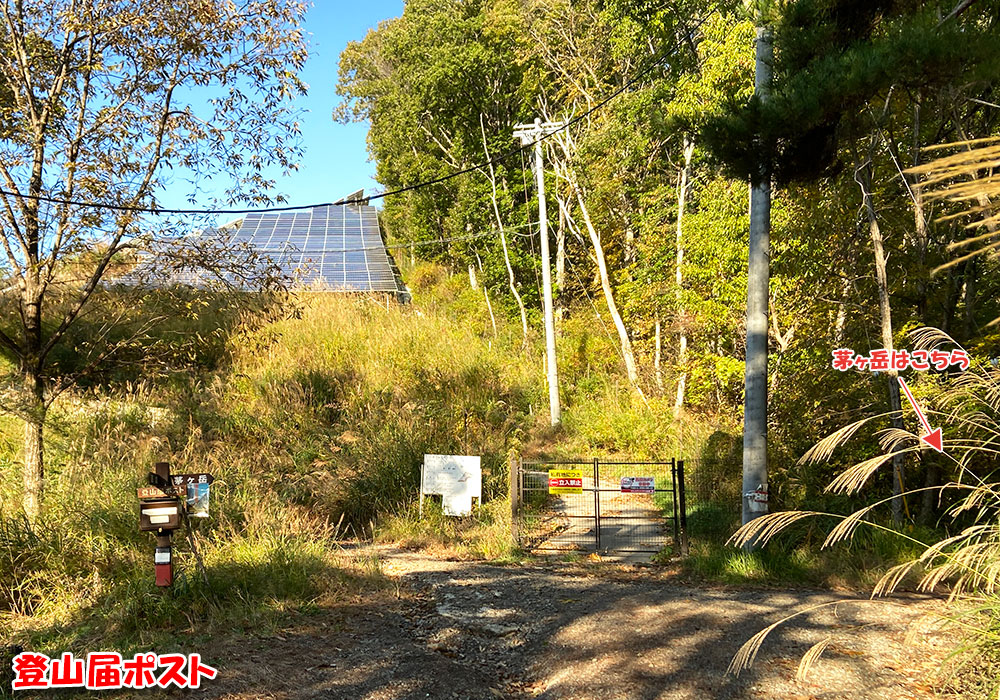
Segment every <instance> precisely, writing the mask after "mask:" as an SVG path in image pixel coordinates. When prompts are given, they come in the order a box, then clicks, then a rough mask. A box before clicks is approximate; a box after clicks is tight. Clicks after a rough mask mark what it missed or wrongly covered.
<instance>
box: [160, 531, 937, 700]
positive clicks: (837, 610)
mask: <svg viewBox="0 0 1000 700" xmlns="http://www.w3.org/2000/svg"><path fill="white" fill-rule="evenodd" d="M367 553H376V554H377V555H378V556H379V557H381V558H382V560H383V562H384V570H385V571H386V572H387V573H388V574H389V575H391V576H392V577H394V579H395V580H396V581H397V582H398V590H396V591H389V592H386V593H383V594H379V595H377V596H376V597H372V598H368V599H365V600H363V601H358V602H355V603H353V604H348V605H343V606H341V607H338V608H334V609H330V610H326V611H324V612H322V613H319V614H317V615H315V616H313V617H312V618H310V623H309V624H307V625H298V626H296V627H294V628H293V629H291V630H289V631H288V632H286V633H283V634H281V635H280V636H271V637H263V638H254V639H247V638H239V639H233V640H230V641H229V642H228V643H225V644H220V645H218V646H216V647H215V648H213V649H204V651H203V655H204V656H205V658H206V661H208V662H210V663H213V662H214V663H213V665H215V666H216V667H218V668H220V669H221V674H220V677H219V678H218V679H217V680H215V681H213V682H210V683H208V684H207V686H206V687H205V688H203V689H202V690H201V691H199V692H198V696H199V697H205V698H225V699H226V700H248V699H250V698H280V699H282V700H285V699H287V700H292V699H298V698H351V699H352V700H353V699H355V698H359V699H365V700H390V699H396V698H445V699H451V698H472V699H480V698H482V699H489V698H546V699H550V700H556V699H564V698H565V699H568V698H581V699H590V698H593V699H595V700H596V699H604V698H623V699H624V698H629V699H633V698H634V699H636V700H640V699H641V700H647V699H648V700H652V699H654V698H657V699H664V700H666V699H671V700H672V699H677V700H681V699H684V700H687V699H691V700H694V699H696V698H697V699H699V700H700V699H703V698H724V699H737V698H747V699H749V698H775V699H777V698H783V699H792V700H808V699H812V700H819V699H826V698H831V699H832V698H837V699H838V700H841V699H843V700H880V699H889V698H892V699H893V700H900V699H905V698H930V697H934V695H933V693H932V691H931V689H930V687H929V686H928V685H927V679H928V678H929V677H930V675H931V674H932V672H933V671H934V670H935V669H936V668H937V667H938V665H939V663H940V660H941V658H942V657H943V649H944V646H945V640H944V639H943V637H942V636H941V634H940V633H938V632H935V631H933V628H932V627H931V626H930V625H928V624H927V622H926V615H927V614H929V613H934V612H935V611H937V610H940V603H939V602H938V601H936V600H932V599H930V598H927V597H915V596H910V597H903V598H896V599H893V600H891V601H882V602H870V601H866V600H864V599H862V601H861V602H857V603H852V602H851V600H852V598H851V597H850V596H847V595H845V594H838V593H831V592H828V591H810V590H773V589H771V590H748V589H745V588H741V589H725V588H704V587H694V586H690V585H685V584H683V583H679V582H676V581H673V580H672V579H670V578H668V577H665V576H664V575H663V574H661V573H658V572H657V571H656V570H655V569H648V568H647V569H642V568H622V567H617V568H609V569H607V570H605V571H604V572H603V573H600V574H596V575H595V574H594V573H593V572H591V571H589V570H583V569H580V568H579V567H577V568H568V567H566V566H563V565H553V566H524V567H517V566H492V565H487V564H481V563H475V562H462V561H448V560H444V559H439V558H433V557H429V556H427V555H424V554H420V553H412V552H400V551H396V550H393V549H391V548H387V547H377V548H372V549H370V550H367ZM853 600H858V599H853ZM821 604H827V605H824V607H820V608H817V609H815V610H813V611H811V612H808V613H806V614H803V615H802V616H800V617H797V618H795V619H793V620H792V621H790V622H788V623H787V624H785V625H782V626H781V627H779V628H778V629H776V630H775V631H774V632H773V633H772V635H771V636H770V637H769V638H768V640H767V641H766V642H765V643H764V646H763V647H762V649H761V652H760V654H759V655H758V657H757V660H756V663H755V664H754V665H753V667H752V668H751V669H750V670H749V671H746V672H744V673H743V674H741V675H740V676H738V677H736V676H733V675H731V674H727V673H726V669H727V666H728V665H729V662H730V660H731V659H732V657H733V655H734V654H735V653H736V651H737V649H739V647H740V645H741V644H743V642H745V641H746V640H747V639H749V638H750V637H751V636H752V635H754V634H755V633H756V632H758V631H760V630H761V629H762V628H764V627H765V626H767V625H769V624H771V623H773V622H776V621H778V620H780V619H781V618H782V617H784V616H786V615H789V614H791V613H792V612H794V611H796V610H802V609H804V608H807V607H809V606H816V605H821ZM908 631H909V632H910V633H911V634H910V635H909V638H907V632H908ZM829 635H832V636H833V638H832V640H831V643H830V645H829V646H828V648H827V650H826V652H825V653H824V655H823V656H822V657H821V658H820V660H819V661H818V662H816V664H815V665H814V666H813V668H812V670H811V672H810V673H809V675H808V677H807V679H806V680H804V681H799V680H796V670H797V667H798V662H799V658H800V657H801V656H802V654H803V653H805V652H806V651H807V650H808V649H809V648H810V647H811V646H812V645H814V644H816V643H817V642H819V641H821V640H823V639H825V638H826V637H827V636H829ZM145 697H149V695H146V696H145Z"/></svg>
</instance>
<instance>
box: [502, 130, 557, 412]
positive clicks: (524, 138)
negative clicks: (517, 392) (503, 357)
mask: <svg viewBox="0 0 1000 700" xmlns="http://www.w3.org/2000/svg"><path fill="white" fill-rule="evenodd" d="M563 126H564V124H563V123H562V122H545V123H544V124H543V123H542V120H541V119H535V123H534V124H518V125H517V126H515V127H514V138H519V139H521V144H522V145H525V146H527V145H529V144H531V143H532V142H534V144H535V187H536V188H537V189H538V225H539V230H540V238H541V243H542V306H543V308H542V312H543V313H542V315H543V316H544V317H545V357H546V362H545V368H546V375H547V377H548V382H549V415H550V416H551V419H552V425H559V421H560V420H561V416H562V409H561V408H560V407H559V373H558V371H557V369H556V323H555V314H554V312H553V310H552V306H553V305H552V272H551V269H550V268H551V265H550V263H549V221H548V214H547V212H546V209H545V169H544V166H543V165H542V142H541V140H540V139H541V138H542V136H544V135H546V134H551V133H553V132H555V131H558V130H559V129H562V128H563Z"/></svg>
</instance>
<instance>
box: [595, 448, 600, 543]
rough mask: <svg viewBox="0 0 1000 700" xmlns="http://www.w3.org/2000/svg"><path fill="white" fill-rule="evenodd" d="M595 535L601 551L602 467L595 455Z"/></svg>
mask: <svg viewBox="0 0 1000 700" xmlns="http://www.w3.org/2000/svg"><path fill="white" fill-rule="evenodd" d="M594 537H595V538H596V539H597V551H598V552H600V551H601V467H600V462H599V461H598V460H597V457H594Z"/></svg>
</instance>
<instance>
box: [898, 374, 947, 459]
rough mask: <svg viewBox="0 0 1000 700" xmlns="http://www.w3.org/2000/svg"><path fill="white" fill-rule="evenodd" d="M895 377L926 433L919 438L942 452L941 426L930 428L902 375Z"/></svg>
mask: <svg viewBox="0 0 1000 700" xmlns="http://www.w3.org/2000/svg"><path fill="white" fill-rule="evenodd" d="M896 378H897V379H898V380H899V385H900V386H901V387H903V391H904V392H906V398H908V399H909V400H910V403H911V404H912V405H913V410H914V411H916V412H917V418H919V419H920V422H921V424H922V425H923V426H924V431H925V432H926V433H927V434H926V435H921V436H920V439H921V440H923V441H924V442H926V443H927V444H928V445H930V446H931V447H933V448H934V449H935V450H937V451H938V452H944V441H943V440H942V438H941V428H935V429H934V430H931V424H930V423H928V422H927V416H925V415H924V412H923V411H921V410H920V406H918V405H917V402H916V400H914V398H913V394H911V393H910V387H908V386H906V381H905V380H904V379H903V378H902V377H896Z"/></svg>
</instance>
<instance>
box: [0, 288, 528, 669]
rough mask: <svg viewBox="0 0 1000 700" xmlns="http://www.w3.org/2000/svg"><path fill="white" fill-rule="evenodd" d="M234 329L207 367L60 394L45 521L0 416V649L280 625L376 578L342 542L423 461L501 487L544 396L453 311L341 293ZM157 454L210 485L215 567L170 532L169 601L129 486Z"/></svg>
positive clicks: (408, 498) (510, 356)
mask: <svg viewBox="0 0 1000 700" xmlns="http://www.w3.org/2000/svg"><path fill="white" fill-rule="evenodd" d="M461 294H462V292H461V290H458V291H457V292H456V296H457V297H458V298H460V297H461ZM269 313H273V310H269ZM237 330H238V332H234V333H232V334H231V335H230V343H231V346H230V348H228V349H227V350H226V353H225V356H226V358H227V359H226V364H225V365H223V366H221V367H220V368H218V369H216V370H214V371H211V372H205V371H199V372H197V373H191V374H187V375H182V374H173V375H172V376H171V377H170V378H169V381H164V382H155V383H154V382H149V383H140V384H138V385H137V384H126V385H119V386H118V387H117V388H107V387H105V388H102V389H92V390H81V391H80V392H78V393H76V394H66V395H64V396H63V397H62V398H61V399H60V400H59V401H58V402H57V403H56V405H55V406H54V407H53V410H52V413H51V416H50V417H51V420H50V422H49V425H48V427H47V434H46V438H47V443H46V445H47V491H46V501H45V513H44V517H43V519H42V521H41V522H40V524H39V525H38V526H36V527H34V528H29V527H28V526H27V524H26V523H25V522H24V521H23V519H22V518H21V517H20V515H19V502H20V489H19V481H20V480H19V478H18V477H19V473H18V472H19V465H18V462H19V456H18V448H19V440H18V436H19V433H20V425H19V424H18V422H17V421H16V420H13V419H0V644H3V643H7V642H19V643H22V644H24V645H25V646H30V647H31V648H34V649H38V650H41V651H45V650H53V651H55V650H61V649H73V650H78V649H84V648H85V647H86V646H87V645H88V644H92V643H94V642H95V640H101V641H102V643H105V644H115V643H118V644H120V645H122V646H124V647H125V648H128V647H129V646H132V645H141V643H143V642H148V639H149V638H150V635H153V634H154V633H153V632H152V631H151V630H158V632H156V633H155V634H170V633H176V632H177V631H178V630H181V629H183V630H185V631H186V632H187V633H188V634H202V633H205V634H210V633H213V632H215V631H221V630H226V631H238V630H239V629H242V628H249V627H256V626H265V627H266V626H269V625H277V624H283V623H284V622H283V621H284V620H285V618H286V617H287V616H288V615H289V614H290V613H294V612H296V611H299V612H308V611H310V610H312V609H314V608H315V607H316V606H318V605H323V604H324V603H325V602H328V601H330V600H332V599H336V598H338V597H340V596H343V595H344V594H345V593H348V592H352V591H359V590H366V589H370V588H372V587H378V586H380V585H382V583H381V579H380V576H379V575H378V572H377V571H376V570H373V569H371V567H370V566H369V565H367V564H364V563H359V564H353V563H352V562H351V560H350V558H349V557H345V556H344V555H343V554H341V553H340V552H339V550H338V547H337V540H338V539H340V538H343V537H344V536H345V534H346V535H352V534H362V533H364V534H370V532H371V530H372V523H373V522H374V521H378V520H380V519H382V518H387V517H389V514H391V513H394V512H403V511H405V509H406V508H407V507H408V504H410V503H411V502H413V501H414V499H415V498H416V492H417V480H418V474H419V465H420V462H421V461H422V456H423V454H424V453H426V452H459V453H472V454H480V455H482V456H483V463H484V472H485V474H484V487H485V489H486V494H485V495H486V496H487V497H490V496H494V495H496V494H497V493H498V492H500V491H502V490H505V489H506V471H505V469H506V462H505V458H506V454H507V452H508V450H509V449H510V447H511V446H512V445H513V444H515V443H517V442H518V441H519V440H523V439H524V438H525V435H526V432H525V431H526V430H527V428H528V427H529V426H530V424H531V422H532V421H533V420H534V416H533V415H532V404H533V403H534V404H537V401H538V396H539V395H540V393H541V392H540V389H538V388H537V387H536V386H535V382H534V377H532V376H531V370H530V365H527V364H526V363H525V361H524V359H523V357H522V356H520V355H519V354H518V353H516V352H515V353H511V352H509V350H508V349H506V348H505V347H504V346H503V341H502V340H498V339H494V338H493V337H492V334H491V333H490V334H489V335H485V334H484V333H483V332H482V330H483V329H477V328H475V327H473V326H471V325H466V324H463V323H460V322H456V319H455V318H454V317H451V316H449V314H448V313H445V312H444V311H443V310H440V311H436V310H433V309H427V308H425V310H423V311H421V310H419V309H417V308H413V307H399V306H395V305H390V306H388V307H386V306H384V305H381V304H378V303H376V302H374V301H372V300H369V299H359V298H346V297H339V296H331V295H314V296H308V295H306V296H303V297H302V298H300V299H298V300H297V303H296V305H295V306H294V307H292V308H291V309H290V310H289V313H286V314H285V315H284V316H283V317H278V318H277V319H273V318H270V317H269V318H267V319H264V320H261V319H252V322H250V323H248V324H247V325H246V326H245V327H243V328H241V329H237ZM160 460H165V461H168V462H170V463H171V465H172V470H173V471H174V472H175V473H181V472H203V471H207V472H211V473H212V474H214V475H215V477H216V480H215V483H214V484H213V487H212V502H211V517H210V518H209V519H208V521H206V522H202V523H199V524H198V525H197V530H198V537H197V541H198V542H199V543H200V546H199V550H200V553H201V555H202V557H203V559H204V563H205V567H206V573H207V577H205V578H203V577H202V576H201V575H200V573H199V572H198V571H197V570H196V568H195V563H194V557H193V556H192V552H191V551H190V545H189V543H188V540H187V539H185V538H183V537H178V538H176V539H177V544H176V551H177V552H178V556H177V558H176V562H177V568H178V578H177V582H176V583H175V585H174V587H173V589H172V590H171V592H170V593H169V594H164V593H163V592H162V591H158V590H157V589H156V588H155V586H154V585H153V580H152V579H153V571H152V549H153V541H152V536H151V535H149V534H148V533H140V532H138V529H137V527H138V523H137V520H138V513H137V509H138V502H137V499H136V491H135V489H136V487H137V486H139V485H141V484H142V482H143V481H144V479H145V474H146V472H148V471H149V467H150V465H151V464H152V463H154V462H156V461H160Z"/></svg>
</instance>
